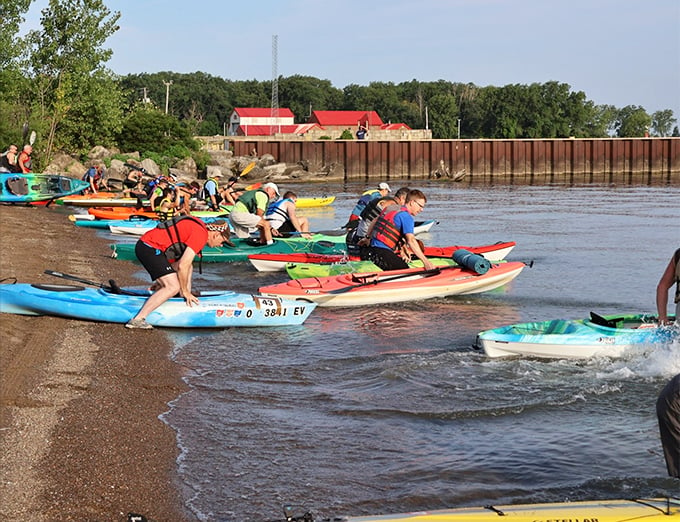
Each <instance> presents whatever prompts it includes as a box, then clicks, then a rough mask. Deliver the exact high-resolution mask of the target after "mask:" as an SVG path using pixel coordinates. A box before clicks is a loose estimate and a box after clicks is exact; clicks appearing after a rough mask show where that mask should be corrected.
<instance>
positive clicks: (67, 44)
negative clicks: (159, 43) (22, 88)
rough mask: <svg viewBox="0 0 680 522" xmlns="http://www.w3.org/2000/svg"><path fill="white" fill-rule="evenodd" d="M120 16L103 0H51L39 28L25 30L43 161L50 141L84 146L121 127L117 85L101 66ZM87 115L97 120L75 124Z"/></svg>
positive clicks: (58, 145)
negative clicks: (40, 133)
mask: <svg viewBox="0 0 680 522" xmlns="http://www.w3.org/2000/svg"><path fill="white" fill-rule="evenodd" d="M119 18H120V13H117V12H116V13H111V11H109V9H108V8H106V6H105V5H104V4H103V2H102V0H50V2H49V6H48V7H47V8H45V9H43V10H42V17H41V25H42V29H41V30H39V31H31V32H30V33H29V34H28V35H27V41H28V42H29V44H30V63H31V66H32V67H31V70H30V75H31V79H32V85H33V91H34V92H33V94H34V96H35V99H36V100H37V107H36V112H37V113H36V114H34V116H33V124H34V125H35V126H37V127H38V128H39V130H41V131H43V132H44V134H45V135H46V138H47V141H46V143H45V146H44V150H45V160H46V161H49V158H50V156H51V154H52V151H53V150H54V148H55V147H56V148H63V149H65V150H71V151H73V149H74V148H75V149H77V151H79V152H83V151H84V149H86V148H87V147H88V146H91V145H93V144H95V143H98V142H99V143H101V142H102V141H107V140H109V139H111V136H112V134H113V132H112V131H116V130H118V129H119V128H120V123H121V115H122V108H121V107H120V100H121V94H120V89H119V87H118V85H117V83H116V82H115V79H114V77H113V75H112V74H111V73H109V72H108V71H107V70H106V69H105V68H104V63H105V62H107V61H108V60H109V58H110V57H111V54H112V52H111V50H110V49H104V48H102V46H103V44H104V42H105V41H106V39H107V38H109V37H110V36H111V35H112V34H113V33H114V32H116V31H117V30H118V26H117V25H116V24H117V21H118V19H119ZM90 118H97V120H96V121H94V122H90V123H91V125H90V126H89V127H87V128H85V129H83V128H82V127H80V126H79V124H83V123H84V121H85V120H86V119H90ZM100 118H103V119H100ZM105 127H108V129H109V130H106V131H104V128H105Z"/></svg>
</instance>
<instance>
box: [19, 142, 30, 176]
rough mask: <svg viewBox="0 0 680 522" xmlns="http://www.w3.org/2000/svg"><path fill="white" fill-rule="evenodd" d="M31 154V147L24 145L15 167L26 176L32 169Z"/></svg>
mask: <svg viewBox="0 0 680 522" xmlns="http://www.w3.org/2000/svg"><path fill="white" fill-rule="evenodd" d="M32 153H33V147H31V146H30V145H24V148H23V150H22V151H21V152H20V153H19V157H18V158H17V165H19V168H20V169H21V172H22V173H24V174H26V173H28V172H31V169H32V168H33V160H32V159H31V154H32Z"/></svg>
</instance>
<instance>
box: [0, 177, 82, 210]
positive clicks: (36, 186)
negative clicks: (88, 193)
mask: <svg viewBox="0 0 680 522" xmlns="http://www.w3.org/2000/svg"><path fill="white" fill-rule="evenodd" d="M87 187H89V183H87V182H86V181H82V180H79V179H74V178H69V177H68V176H60V175H58V174H34V173H28V174H13V173H8V172H2V173H0V202H2V203H32V202H34V201H49V200H51V199H56V198H60V197H63V196H68V195H70V194H75V193H76V192H81V191H82V190H85V189H86V188H87Z"/></svg>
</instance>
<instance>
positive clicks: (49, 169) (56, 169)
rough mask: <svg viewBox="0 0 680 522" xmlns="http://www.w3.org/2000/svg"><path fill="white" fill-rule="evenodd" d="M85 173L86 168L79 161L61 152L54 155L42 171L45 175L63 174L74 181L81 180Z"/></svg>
mask: <svg viewBox="0 0 680 522" xmlns="http://www.w3.org/2000/svg"><path fill="white" fill-rule="evenodd" d="M86 171H87V168H86V167H85V165H83V164H82V163H81V162H80V161H78V160H77V159H75V158H73V157H71V156H69V155H68V154H64V153H61V152H58V153H56V154H55V155H54V156H53V157H52V161H51V162H50V164H49V165H47V166H46V167H45V168H44V169H43V172H45V173H47V174H65V175H67V176H69V177H71V178H76V179H80V178H82V177H83V175H84V174H85V172H86Z"/></svg>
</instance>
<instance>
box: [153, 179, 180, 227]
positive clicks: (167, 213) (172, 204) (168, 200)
mask: <svg viewBox="0 0 680 522" xmlns="http://www.w3.org/2000/svg"><path fill="white" fill-rule="evenodd" d="M179 208H180V200H179V192H177V190H175V189H174V188H173V187H166V188H164V189H163V197H162V199H161V202H160V203H159V204H158V206H157V207H156V208H155V209H154V210H155V211H156V214H158V219H160V220H161V221H167V220H168V219H172V218H173V216H174V215H175V213H179Z"/></svg>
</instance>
